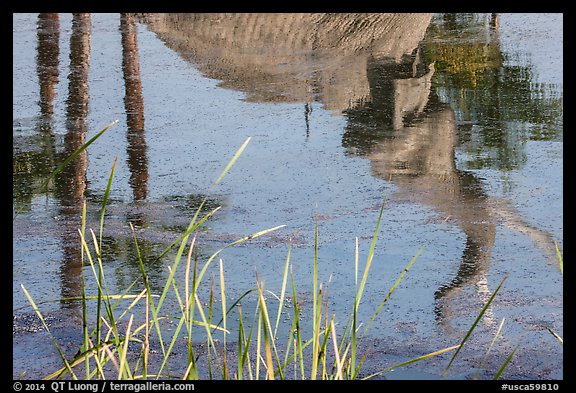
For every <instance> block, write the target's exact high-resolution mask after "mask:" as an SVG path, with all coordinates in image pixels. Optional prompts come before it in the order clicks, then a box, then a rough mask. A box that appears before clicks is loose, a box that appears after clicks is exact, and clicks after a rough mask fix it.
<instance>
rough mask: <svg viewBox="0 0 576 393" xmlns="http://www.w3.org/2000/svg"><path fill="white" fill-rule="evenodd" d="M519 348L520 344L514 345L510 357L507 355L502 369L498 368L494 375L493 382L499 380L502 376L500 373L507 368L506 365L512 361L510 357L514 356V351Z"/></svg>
mask: <svg viewBox="0 0 576 393" xmlns="http://www.w3.org/2000/svg"><path fill="white" fill-rule="evenodd" d="M519 347H520V343H518V344H516V347H514V350H513V351H512V353H510V355H508V357H507V358H506V361H505V362H504V364H503V365H502V367H500V369H499V370H498V372H497V373H496V375H494V380H498V379H500V376H501V375H502V373H503V372H504V370H505V369H506V367H507V366H508V363H510V360H512V357H513V356H514V354H515V353H516V351H517V350H518V348H519Z"/></svg>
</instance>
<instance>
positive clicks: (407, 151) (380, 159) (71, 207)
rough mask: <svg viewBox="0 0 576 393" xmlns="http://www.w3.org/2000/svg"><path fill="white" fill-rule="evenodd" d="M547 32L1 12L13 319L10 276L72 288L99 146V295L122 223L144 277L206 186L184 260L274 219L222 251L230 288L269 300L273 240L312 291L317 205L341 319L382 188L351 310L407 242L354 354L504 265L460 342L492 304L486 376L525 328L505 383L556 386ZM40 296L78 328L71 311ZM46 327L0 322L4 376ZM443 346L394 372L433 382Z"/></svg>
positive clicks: (383, 346) (124, 251) (469, 17)
mask: <svg viewBox="0 0 576 393" xmlns="http://www.w3.org/2000/svg"><path fill="white" fill-rule="evenodd" d="M562 24H563V18H562V15H560V14H502V15H497V16H494V15H491V14H456V15H453V14H418V15H401V16H397V15H396V16H390V15H386V14H375V15H372V14H371V15H347V14H345V15H341V16H339V17H337V16H334V15H332V16H330V15H323V14H310V15H308V14H296V15H293V14H279V15H276V14H264V15H253V14H225V15H220V14H218V15H212V14H201V15H183V14H176V15H171V14H152V15H143V16H138V17H136V16H125V15H124V16H121V15H118V14H93V15H75V16H72V15H69V14H58V15H47V14H40V15H38V14H14V16H13V44H14V45H13V48H14V49H13V86H14V89H13V123H14V126H13V184H14V185H13V192H14V199H13V205H14V209H15V211H18V214H17V215H16V217H15V218H14V221H13V231H14V236H13V249H14V257H13V308H14V315H15V318H16V317H17V316H18V317H20V316H25V315H28V314H29V313H30V312H31V310H30V309H29V308H27V304H28V303H27V301H26V299H25V297H24V295H23V293H22V291H21V289H20V284H24V285H25V286H26V288H27V289H28V290H29V291H30V292H31V294H32V295H33V296H34V298H35V299H36V300H37V301H39V302H42V301H47V300H54V299H60V298H63V297H70V296H78V295H79V293H80V292H79V291H80V272H81V269H82V266H81V264H80V262H79V261H80V253H79V251H80V249H79V246H78V235H77V229H78V227H79V225H80V220H79V217H80V213H81V207H82V203H83V200H84V199H85V200H86V202H87V208H88V216H89V225H90V226H91V227H92V228H94V229H95V230H96V229H97V225H98V224H97V220H98V219H99V208H100V204H101V201H102V199H103V195H104V190H105V189H106V184H107V182H108V176H109V173H110V169H111V167H112V165H113V162H114V161H115V160H116V161H115V162H116V166H115V174H114V180H113V186H112V190H111V194H110V204H109V206H108V209H107V216H106V223H105V239H104V240H105V241H104V244H105V255H106V256H107V258H106V268H107V269H109V273H108V285H109V286H110V287H111V290H112V291H114V292H118V291H121V290H123V289H125V288H126V287H127V286H128V285H130V284H131V283H132V282H133V281H134V280H135V279H136V278H138V277H139V269H138V264H137V257H136V254H135V248H134V245H133V238H132V232H131V230H130V223H131V224H132V225H134V227H135V228H136V234H137V237H138V239H139V244H140V246H141V249H142V252H143V255H144V259H145V260H146V262H147V268H148V269H149V273H150V276H151V277H150V278H151V283H152V286H153V288H155V289H158V288H161V287H162V285H163V282H164V280H165V279H166V276H167V264H168V262H167V261H156V260H155V256H156V255H158V254H159V252H161V251H162V250H163V249H164V248H165V247H166V246H167V245H168V244H170V243H171V242H172V241H173V240H174V239H176V238H177V237H178V236H179V234H180V233H182V231H184V230H185V228H186V226H187V225H188V222H189V220H190V218H191V217H192V215H193V214H194V211H195V209H196V208H197V206H198V205H199V203H200V202H201V201H202V200H203V198H204V197H206V196H207V197H208V203H207V205H208V208H214V207H216V206H220V205H221V206H222V209H220V211H219V212H218V213H217V214H216V215H215V216H214V217H213V218H212V219H210V220H209V221H208V222H207V224H206V225H205V226H204V227H203V228H202V230H201V232H200V233H199V235H198V250H199V253H200V256H201V257H205V256H209V255H210V254H211V253H212V252H214V251H216V250H218V249H219V248H221V247H223V246H224V245H225V244H227V243H229V242H231V241H233V240H236V239H238V238H240V237H242V236H245V235H248V234H250V233H253V232H257V231H259V230H263V229H266V228H270V227H274V226H277V225H286V226H285V227H284V228H282V229H280V230H278V231H276V232H274V233H273V234H270V235H267V236H264V237H262V238H259V239H255V240H253V241H250V242H248V243H246V244H245V245H242V246H239V247H234V248H230V249H227V250H226V251H225V252H224V253H223V254H222V259H223V263H224V267H225V274H226V278H227V283H226V286H227V291H228V293H229V296H230V298H236V297H238V296H240V295H241V294H243V293H244V292H245V291H246V290H248V289H250V288H253V287H254V285H255V277H256V273H257V274H258V275H259V277H260V278H262V279H263V280H264V281H265V285H266V287H267V288H269V289H271V290H274V291H278V290H279V288H280V285H281V279H282V277H281V274H279V272H280V271H281V269H282V267H283V264H284V261H285V258H286V253H287V251H288V247H289V244H291V245H292V246H291V247H292V249H291V250H292V254H291V261H292V264H293V270H294V275H295V276H296V277H297V286H298V290H299V292H300V293H301V298H302V299H304V301H305V304H306V302H310V301H311V298H312V292H311V290H312V289H311V282H310V277H311V272H312V258H313V242H314V225H315V221H316V220H318V224H319V233H320V235H319V256H320V266H319V274H320V279H321V280H322V281H323V282H324V283H328V282H329V288H330V289H329V291H330V299H331V303H330V307H331V308H332V310H333V312H335V313H336V315H337V319H338V316H340V318H341V320H340V324H341V325H340V327H341V329H343V325H344V324H345V318H346V316H347V315H348V314H347V313H348V312H349V311H350V306H351V304H352V301H353V291H354V249H355V238H356V237H358V238H359V245H360V246H359V247H360V260H361V261H363V260H364V259H365V257H366V255H367V252H368V248H369V244H370V238H371V235H372V233H373V230H374V227H375V225H376V220H377V216H378V211H379V208H380V206H381V204H382V203H383V201H386V202H385V203H386V206H385V211H384V216H383V224H382V228H381V231H380V233H379V243H378V246H377V248H376V258H375V261H374V265H373V267H372V273H371V275H370V277H369V278H370V279H369V281H368V285H367V290H366V291H367V292H366V295H365V297H364V300H363V304H362V309H361V311H362V315H361V318H363V319H365V320H367V319H369V317H370V316H371V315H372V313H373V311H374V310H375V309H376V308H377V307H378V305H379V303H380V301H381V300H382V299H383V297H384V296H386V294H387V293H388V290H389V289H390V287H391V285H392V284H393V283H394V281H395V280H396V278H397V277H398V275H399V274H400V273H401V272H402V270H403V269H404V267H405V266H406V265H407V263H408V262H409V261H410V259H411V258H412V256H413V255H415V254H416V253H417V252H418V250H419V249H420V248H421V247H422V246H423V245H426V246H425V249H424V252H423V253H422V254H421V255H420V256H419V257H418V259H417V261H416V263H415V264H414V266H413V267H412V269H411V270H410V272H409V274H408V275H407V278H406V279H405V281H404V282H403V283H402V285H401V286H400V287H399V288H398V289H397V291H396V292H395V293H394V295H393V297H392V298H391V300H390V302H389V303H388V304H387V306H386V308H385V309H384V311H383V312H382V315H381V316H380V317H379V318H378V320H377V322H376V323H374V324H373V325H372V328H371V330H370V340H371V341H370V342H371V343H373V345H372V347H371V353H372V354H373V356H372V357H370V358H369V359H370V360H369V361H367V367H372V366H373V367H381V366H382V365H390V363H389V362H392V361H394V360H398V359H400V360H405V359H407V358H411V357H415V356H418V355H421V354H424V353H428V352H432V351H434V350H437V349H440V348H443V347H446V346H448V345H454V344H457V343H458V342H459V341H460V340H461V339H462V337H463V336H464V334H465V333H466V331H467V330H468V328H469V327H470V325H471V323H472V322H473V320H474V318H475V317H476V315H477V314H478V313H479V312H480V310H481V308H482V305H483V304H484V302H486V300H487V299H488V297H489V296H490V294H491V293H492V291H494V289H495V288H496V286H497V285H498V284H499V283H500V281H501V280H502V279H503V278H504V276H505V275H506V274H508V279H507V281H506V284H505V286H504V287H503V289H502V291H501V292H500V293H499V294H498V297H497V298H496V300H495V301H494V303H493V305H492V306H491V307H490V309H489V310H488V312H487V314H486V316H485V317H484V319H483V320H482V323H481V326H480V327H479V328H478V334H477V335H475V336H474V337H473V338H472V339H471V343H473V345H477V348H478V347H480V348H486V347H487V345H488V344H489V342H490V340H491V339H492V335H493V333H494V332H495V330H496V328H497V327H498V325H499V324H500V321H501V320H502V318H505V320H506V322H505V325H504V330H503V337H502V338H501V341H500V345H499V346H498V348H497V349H494V358H492V360H491V363H490V364H488V365H487V366H486V369H487V371H486V374H485V375H486V376H487V377H489V376H490V375H493V374H494V372H495V371H496V370H497V369H498V367H499V366H500V365H501V364H502V362H503V361H504V359H505V357H506V356H507V355H508V354H509V353H510V351H511V350H512V348H513V347H514V346H515V345H516V344H517V343H518V342H519V341H522V346H521V349H520V350H519V351H518V353H517V354H516V355H515V358H514V360H513V361H512V363H511V364H510V366H509V369H508V370H507V372H508V373H509V374H508V377H510V378H521V379H530V378H535V379H561V378H562V375H563V368H562V347H561V346H560V345H559V344H558V342H557V341H556V340H555V339H554V337H552V336H551V335H550V334H549V333H548V332H547V331H546V330H545V329H544V328H543V327H542V325H545V326H549V327H551V328H552V329H554V330H555V331H557V332H559V333H560V335H561V336H563V317H562V307H563V298H562V290H563V285H562V275H561V273H560V270H559V268H558V265H557V260H556V259H555V254H554V253H555V251H554V241H557V242H558V243H559V246H560V248H562V243H563V235H562V232H563V195H562V184H563V176H562V165H563V151H562V145H563V142H562V141H563V82H562V67H563V57H562V45H563V36H562ZM116 119H117V120H119V122H118V124H116V125H115V126H113V127H112V128H111V129H110V130H109V131H107V132H106V133H105V134H104V135H103V136H102V137H101V138H100V139H99V140H98V141H97V142H95V143H94V144H93V145H92V146H90V148H89V149H88V152H87V154H83V155H81V156H80V157H78V158H77V159H76V160H75V161H74V162H73V163H72V164H71V165H69V166H68V167H67V168H66V170H65V171H64V172H62V174H61V175H59V176H58V177H56V178H55V179H54V181H53V182H51V184H50V186H49V188H48V191H38V187H39V186H40V185H41V183H42V181H43V180H44V179H45V178H46V176H47V175H49V173H50V172H51V171H52V170H53V168H54V167H55V166H56V165H57V163H59V162H61V161H62V160H63V159H65V157H67V156H68V155H69V154H70V153H71V152H73V151H74V150H75V149H76V148H78V147H79V146H81V145H82V143H84V142H86V141H88V140H89V139H90V138H91V137H92V136H93V135H94V134H95V133H96V132H98V131H99V130H100V129H102V128H103V127H104V126H105V125H107V124H108V123H110V122H111V121H112V120H116ZM248 137H251V138H252V139H251V142H250V144H249V145H248V148H247V149H246V151H245V152H244V154H243V155H242V156H241V158H240V160H239V161H238V162H237V164H236V165H235V166H234V167H233V168H232V170H231V171H230V173H229V175H228V176H227V177H226V178H225V180H224V181H223V182H222V184H220V185H219V186H218V187H217V188H216V189H215V190H214V191H212V192H211V191H210V189H211V186H212V183H213V182H214V180H215V179H216V178H217V176H218V174H219V173H220V171H221V170H222V169H223V168H224V166H225V165H226V163H227V162H228V160H229V159H230V158H231V157H232V155H233V153H234V151H235V150H236V149H237V148H238V147H239V146H240V145H241V144H242V143H243V141H245V140H246V138H248ZM85 269H86V268H85ZM85 272H87V270H85ZM179 280H180V278H179ZM204 293H205V292H204ZM171 306H172V307H175V306H176V305H175V304H173V305H171ZM42 310H43V311H44V312H46V313H47V314H48V315H53V318H54V321H78V326H80V325H79V319H78V318H79V315H80V312H81V310H80V308H79V304H78V303H74V302H51V303H44V304H42ZM306 317H307V316H306V315H303V318H304V320H305V321H306V320H307V319H306ZM16 320H18V318H16V319H15V321H16ZM54 323H56V322H54ZM64 324H65V325H67V326H66V328H67V329H69V330H74V329H73V327H72V326H74V324H70V325H69V324H68V323H67V322H64ZM56 325H58V323H56ZM16 330H17V329H16ZM62 331H64V333H61V334H62V336H63V337H64V339H67V340H69V341H73V340H72V339H70V338H69V337H70V336H72V335H73V333H71V332H67V331H66V329H63V330H62ZM45 339H46V337H45V336H42V335H41V333H27V334H26V333H18V334H17V335H15V336H14V345H13V348H14V368H13V374H14V376H18V375H20V374H21V372H22V371H23V370H32V369H34V367H36V366H33V365H30V364H28V363H27V362H26V361H25V358H26V356H30V354H32V353H34V348H35V346H36V345H37V343H38V342H42V340H45ZM471 347H472V345H471ZM483 354H484V350H476V351H475V350H467V351H463V353H462V355H461V357H462V359H463V360H462V361H461V363H460V364H459V365H455V366H454V367H455V370H456V371H455V372H454V377H457V378H467V377H470V376H471V375H473V373H474V372H475V371H476V367H477V366H478V361H479V358H480V357H481V356H482V355H483ZM442 359H444V360H442ZM447 361H448V359H446V358H439V359H438V360H434V361H430V362H428V363H426V364H424V363H418V364H417V365H415V366H414V368H413V370H412V371H411V372H412V374H397V375H400V377H402V375H405V376H406V377H407V378H413V377H414V378H416V377H418V376H420V377H426V376H431V375H439V373H441V372H442V370H443V367H445V365H446V364H447ZM47 362H49V360H47ZM29 373H30V371H29ZM27 375H30V374H27ZM395 375H396V374H395ZM390 377H391V378H392V377H394V375H390Z"/></svg>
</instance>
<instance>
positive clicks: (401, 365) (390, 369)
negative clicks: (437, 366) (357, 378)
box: [362, 344, 461, 380]
mask: <svg viewBox="0 0 576 393" xmlns="http://www.w3.org/2000/svg"><path fill="white" fill-rule="evenodd" d="M460 346H461V344H459V345H454V346H451V347H448V348H444V349H440V350H438V351H434V352H431V353H428V354H426V355H422V356H418V357H417V358H414V359H410V360H408V361H406V362H402V363H398V364H395V365H394V366H390V367H388V368H386V369H384V370H381V371H378V372H376V373H374V374H370V375H368V376H367V377H364V378H362V379H363V380H364V379H370V378H374V377H375V376H377V375H380V374H383V373H387V372H390V371H392V370H395V369H397V368H400V367H404V366H407V365H409V364H412V363H415V362H419V361H421V360H424V359H428V358H431V357H433V356H438V355H441V354H443V353H445V352H448V351H452V350H454V349H456V348H458V349H460Z"/></svg>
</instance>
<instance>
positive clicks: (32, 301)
mask: <svg viewBox="0 0 576 393" xmlns="http://www.w3.org/2000/svg"><path fill="white" fill-rule="evenodd" d="M20 287H22V290H23V291H24V294H25V295H26V297H27V298H28V302H30V304H31V305H32V308H33V309H34V312H36V315H38V318H40V322H42V326H44V329H46V332H48V334H49V335H50V339H51V340H52V342H53V343H54V346H55V347H56V350H57V351H58V354H59V355H60V358H61V359H62V361H63V362H64V365H65V366H66V370H67V371H68V372H69V373H70V375H72V378H74V379H75V380H76V379H78V378H77V377H76V375H75V374H74V372H73V371H72V368H71V367H70V364H69V363H68V361H67V360H66V356H64V353H63V352H62V350H61V349H60V346H59V345H58V343H57V342H56V339H55V338H54V336H53V335H52V332H51V331H50V329H49V328H48V324H47V323H46V321H45V320H44V317H43V316H42V313H41V312H40V310H39V309H38V307H37V306H36V303H34V300H33V299H32V296H30V294H29V293H28V291H27V290H26V288H25V287H24V285H23V284H20Z"/></svg>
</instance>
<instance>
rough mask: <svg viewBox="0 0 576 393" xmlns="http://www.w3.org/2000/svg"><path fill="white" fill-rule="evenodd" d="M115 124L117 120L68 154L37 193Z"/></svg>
mask: <svg viewBox="0 0 576 393" xmlns="http://www.w3.org/2000/svg"><path fill="white" fill-rule="evenodd" d="M116 123H118V120H114V121H113V122H112V123H110V124H108V125H107V126H106V127H104V128H103V129H102V130H101V131H100V132H98V133H97V134H96V135H94V136H93V137H92V138H90V140H88V142H86V143H84V144H83V145H82V146H80V147H79V148H78V149H76V150H75V151H74V152H73V153H72V154H70V156H69V157H68V158H67V159H65V160H64V161H63V162H62V163H61V164H60V165H58V166H57V167H56V169H54V170H53V171H52V173H50V175H49V176H48V177H47V178H46V180H45V181H44V183H42V185H41V186H40V187H39V189H38V192H42V191H43V190H44V189H46V187H47V186H48V184H49V183H50V180H52V179H53V178H54V177H56V175H58V174H59V173H60V172H62V170H63V169H64V168H65V167H66V165H68V164H69V163H70V162H72V161H73V160H74V159H75V158H76V157H78V155H80V153H82V152H83V151H84V150H86V149H87V148H88V146H90V145H91V144H92V143H93V142H94V141H95V140H96V139H98V138H100V136H102V134H103V133H104V132H106V131H107V130H108V129H109V128H110V127H112V126H113V125H114V124H116Z"/></svg>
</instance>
